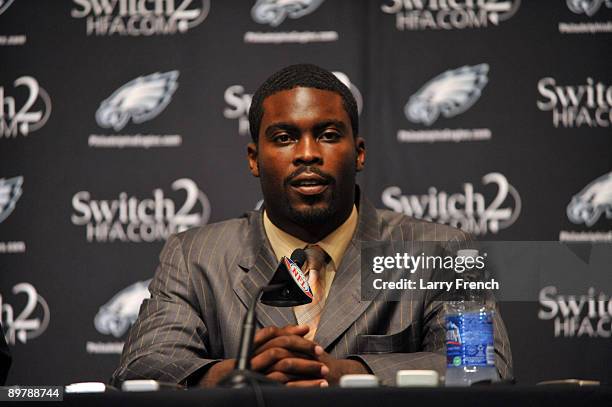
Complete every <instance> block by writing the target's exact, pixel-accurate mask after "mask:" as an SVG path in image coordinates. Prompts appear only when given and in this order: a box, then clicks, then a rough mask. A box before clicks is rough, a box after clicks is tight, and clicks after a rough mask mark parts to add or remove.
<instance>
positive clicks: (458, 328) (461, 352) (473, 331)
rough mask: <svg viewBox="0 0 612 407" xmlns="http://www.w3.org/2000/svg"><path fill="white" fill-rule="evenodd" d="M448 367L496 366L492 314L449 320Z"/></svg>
mask: <svg viewBox="0 0 612 407" xmlns="http://www.w3.org/2000/svg"><path fill="white" fill-rule="evenodd" d="M446 362H447V364H448V366H450V367H452V366H455V367H457V366H495V347H494V342H493V317H492V313H490V312H480V313H478V312H474V313H463V314H454V315H447V316H446Z"/></svg>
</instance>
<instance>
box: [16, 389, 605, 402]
mask: <svg viewBox="0 0 612 407" xmlns="http://www.w3.org/2000/svg"><path fill="white" fill-rule="evenodd" d="M260 390H261V392H260V393H259V396H260V398H259V400H260V403H259V404H258V403H257V392H256V391H255V390H254V389H239V390H233V389H220V388H216V389H189V390H167V391H160V392H147V393H124V392H118V391H114V392H107V393H102V394H67V395H66V394H65V395H64V401H63V402H57V403H52V402H45V403H44V405H45V406H49V405H52V404H57V405H62V406H67V405H78V406H81V405H86V406H88V407H89V406H113V407H120V406H143V407H144V406H152V405H154V406H156V407H157V406H172V407H179V406H199V407H201V406H206V407H214V406H220V407H231V406H240V407H243V406H251V405H252V406H258V407H276V406H279V407H281V406H282V407H302V406H304V407H313V406H316V407H326V406H329V407H341V406H351V407H355V406H372V407H381V406H410V405H411V404H416V403H418V404H419V405H422V406H426V407H435V406H444V407H449V406H452V407H458V406H470V407H478V406H483V407H484V406H486V407H499V406H512V407H517V406H546V407H562V406H571V407H576V406H589V407H597V406H606V407H607V406H612V387H611V386H592V387H574V386H572V387H569V386H529V387H526V386H510V385H506V386H478V387H471V388H429V389H427V388H411V389H409V388H370V389H364V388H360V389H346V388H337V387H335V388H325V389H287V388H283V387H267V388H260ZM262 402H263V403H262ZM18 403H19V404H17V403H15V405H20V406H23V402H18ZM38 405H40V404H38Z"/></svg>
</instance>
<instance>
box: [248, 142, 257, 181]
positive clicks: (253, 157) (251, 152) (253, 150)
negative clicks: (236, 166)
mask: <svg viewBox="0 0 612 407" xmlns="http://www.w3.org/2000/svg"><path fill="white" fill-rule="evenodd" d="M247 160H248V161H249V170H250V171H251V174H253V176H254V177H259V164H258V162H257V144H255V143H249V144H248V145H247Z"/></svg>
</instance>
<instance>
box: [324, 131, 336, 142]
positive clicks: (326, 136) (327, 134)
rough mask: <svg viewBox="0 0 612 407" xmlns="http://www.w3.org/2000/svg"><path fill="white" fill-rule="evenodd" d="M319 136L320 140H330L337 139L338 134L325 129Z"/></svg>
mask: <svg viewBox="0 0 612 407" xmlns="http://www.w3.org/2000/svg"><path fill="white" fill-rule="evenodd" d="M320 138H321V139H322V140H327V141H332V140H337V139H339V138H340V134H338V133H337V132H335V131H326V132H325V133H323V134H321V136H320Z"/></svg>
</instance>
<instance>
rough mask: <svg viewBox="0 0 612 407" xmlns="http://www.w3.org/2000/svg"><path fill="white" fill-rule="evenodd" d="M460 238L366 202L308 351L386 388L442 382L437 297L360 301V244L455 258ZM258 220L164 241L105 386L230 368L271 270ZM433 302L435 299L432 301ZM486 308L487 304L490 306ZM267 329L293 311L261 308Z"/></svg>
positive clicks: (503, 349) (500, 329)
mask: <svg viewBox="0 0 612 407" xmlns="http://www.w3.org/2000/svg"><path fill="white" fill-rule="evenodd" d="M467 240H469V236H468V235H466V234H465V233H464V232H462V231H460V230H457V229H454V228H451V227H448V226H445V225H440V224H435V223H430V222H425V221H420V220H415V219H412V218H409V217H407V216H404V215H401V214H398V213H395V212H391V211H386V210H377V209H375V208H374V207H373V206H372V205H371V204H370V203H369V202H367V201H366V200H365V199H364V198H361V199H360V202H359V221H358V226H357V230H356V232H355V235H354V236H353V238H352V240H351V243H350V245H349V247H348V248H347V250H346V252H345V254H344V257H343V260H342V261H341V264H340V265H339V267H338V270H337V273H336V277H335V278H334V280H333V284H332V287H331V289H330V292H329V295H328V298H327V301H326V304H325V308H324V310H323V313H322V315H321V319H320V323H319V326H318V329H317V331H316V335H315V338H314V341H315V342H317V343H319V344H320V345H322V346H323V347H324V348H325V350H326V351H327V352H329V353H331V354H332V355H334V356H335V357H338V358H345V357H351V358H357V359H359V360H361V361H362V362H364V363H365V364H367V366H368V367H369V369H370V370H371V371H372V372H373V373H374V374H376V375H377V376H378V377H379V378H380V379H381V380H382V381H383V383H385V384H393V383H394V376H395V372H396V371H397V370H400V369H435V370H437V371H439V372H440V373H441V374H444V371H445V369H446V357H445V326H444V316H443V310H442V304H441V302H440V301H436V297H435V295H429V294H427V293H423V294H420V295H421V297H417V298H412V300H411V301H395V302H387V301H362V300H361V296H360V244H361V242H363V241H439V242H440V249H441V250H442V251H444V252H448V253H449V254H452V255H454V254H455V253H456V251H457V249H460V248H462V247H465V246H466V245H467ZM276 263H277V262H276V260H275V256H274V254H273V251H272V249H271V247H270V244H269V242H268V240H267V238H266V235H265V232H264V228H263V221H262V213H261V212H260V211H256V212H250V213H248V214H247V215H245V216H244V217H242V218H238V219H231V220H228V221H224V222H220V223H215V224H210V225H206V226H203V227H200V228H195V229H191V230H188V231H186V232H183V233H180V234H178V235H175V236H172V237H170V239H168V241H167V243H166V245H165V247H164V249H163V250H162V252H161V255H160V265H159V266H158V268H157V271H156V273H155V277H154V278H153V281H152V282H151V285H150V286H149V290H150V292H151V298H150V299H148V300H145V301H144V302H143V304H142V306H141V309H140V314H139V316H138V319H137V321H136V322H135V324H134V325H133V326H132V328H131V330H130V333H129V335H128V338H127V341H126V344H125V347H124V350H123V355H122V357H121V362H120V366H119V367H118V368H117V370H116V371H115V373H114V374H113V377H112V379H111V381H112V383H114V384H118V383H119V382H121V381H123V380H128V379H141V378H150V379H157V380H161V381H166V382H174V383H187V384H190V382H191V380H192V379H194V378H195V377H197V376H198V375H199V374H201V372H202V371H203V369H206V368H207V365H210V364H211V363H214V362H215V361H218V360H221V359H226V358H234V357H236V355H237V351H238V343H239V340H240V327H241V323H242V319H243V317H244V315H245V312H246V309H247V304H250V302H251V298H252V297H253V296H254V295H255V294H256V292H257V289H258V288H259V287H260V286H262V285H265V284H266V283H267V281H268V280H269V279H270V278H271V277H272V274H273V273H274V271H275V269H276ZM434 294H435V293H434ZM491 301H492V300H491ZM258 323H259V324H260V326H261V327H263V326H270V325H274V326H285V325H287V324H296V320H295V316H294V313H293V309H292V308H274V307H269V306H266V305H263V304H259V306H258ZM494 332H495V348H496V349H495V350H496V366H497V369H498V371H499V373H500V375H501V376H502V378H509V377H511V375H512V356H511V352H510V346H509V342H508V337H507V334H506V329H505V326H504V324H503V321H502V319H501V316H500V314H499V312H496V313H495V320H494Z"/></svg>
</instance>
